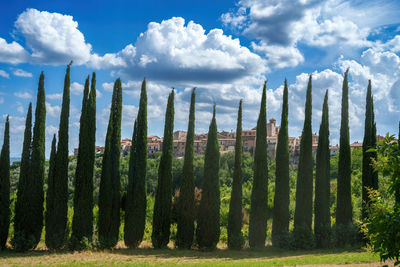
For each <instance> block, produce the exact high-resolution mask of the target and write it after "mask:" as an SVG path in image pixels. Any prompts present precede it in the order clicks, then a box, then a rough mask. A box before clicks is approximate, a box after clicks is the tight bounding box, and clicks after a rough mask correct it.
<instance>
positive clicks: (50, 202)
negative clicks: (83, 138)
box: [44, 134, 57, 249]
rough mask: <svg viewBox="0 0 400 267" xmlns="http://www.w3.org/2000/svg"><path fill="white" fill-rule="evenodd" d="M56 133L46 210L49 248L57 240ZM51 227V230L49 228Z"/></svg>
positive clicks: (46, 240)
mask: <svg viewBox="0 0 400 267" xmlns="http://www.w3.org/2000/svg"><path fill="white" fill-rule="evenodd" d="M56 141H57V140H56V135H55V134H54V135H53V141H52V142H51V152H50V160H49V173H48V176H47V193H46V212H45V217H44V219H45V226H46V235H45V243H46V246H47V247H48V248H49V249H55V248H57V247H55V241H54V240H53V239H52V235H51V234H52V232H54V227H55V224H56V223H57V222H56V221H54V218H53V217H51V216H52V215H53V214H54V208H55V207H54V206H55V205H54V204H55V203H54V195H55V193H56V192H55V190H56V186H55V183H56V177H55V169H56V155H57V148H56ZM48 229H49V230H48Z"/></svg>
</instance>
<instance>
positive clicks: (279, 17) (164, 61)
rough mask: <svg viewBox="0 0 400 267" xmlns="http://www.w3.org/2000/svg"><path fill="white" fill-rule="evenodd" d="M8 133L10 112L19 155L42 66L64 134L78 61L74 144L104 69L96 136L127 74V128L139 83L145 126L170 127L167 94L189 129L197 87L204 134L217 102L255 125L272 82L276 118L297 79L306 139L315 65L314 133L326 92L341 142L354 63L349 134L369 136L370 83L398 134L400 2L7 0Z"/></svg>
mask: <svg viewBox="0 0 400 267" xmlns="http://www.w3.org/2000/svg"><path fill="white" fill-rule="evenodd" d="M0 25H1V27H0V114H1V115H2V116H1V117H0V123H1V127H0V131H1V133H0V138H2V137H1V135H2V129H3V128H2V127H3V124H4V121H5V116H6V114H10V117H11V119H10V123H11V133H12V135H11V142H12V146H11V154H12V156H19V155H20V153H21V147H22V139H23V130H24V121H25V116H26V112H27V107H28V104H29V102H30V101H32V102H33V103H34V102H35V99H36V90H37V83H38V78H39V74H40V72H41V71H42V70H43V71H44V73H45V88H46V97H47V98H46V102H47V103H46V106H47V114H48V116H47V121H46V141H47V143H46V144H47V147H46V150H47V154H48V153H49V147H50V141H51V136H52V134H54V133H57V130H58V123H59V113H60V106H61V93H62V88H63V77H64V74H65V67H66V64H68V63H69V61H70V60H71V59H72V60H73V61H74V64H73V66H72V69H71V83H72V84H71V116H70V152H72V149H73V148H74V147H77V145H78V131H79V116H80V108H81V98H82V88H83V86H82V85H83V83H84V80H85V78H86V77H87V75H90V74H91V73H92V72H93V71H95V72H96V73H97V90H98V96H99V97H98V99H97V117H98V119H97V136H96V143H97V144H98V145H103V143H104V137H105V132H106V126H107V122H108V115H109V111H108V109H109V106H110V101H111V89H112V84H113V82H114V81H115V79H116V78H118V77H121V79H122V81H123V91H124V95H123V98H124V99H123V104H124V105H123V123H122V125H123V128H122V137H130V136H131V134H132V128H133V122H134V119H135V117H136V112H137V105H138V97H139V90H140V83H141V81H142V79H143V77H146V79H147V81H148V98H149V102H148V104H149V105H148V120H149V133H150V134H155V135H159V136H161V135H162V132H163V124H164V111H165V106H166V101H167V96H168V92H169V91H170V90H171V88H172V87H174V88H175V89H176V90H177V94H176V100H175V103H176V107H175V110H176V114H175V129H176V130H186V127H187V126H186V124H187V115H188V108H189V96H190V91H191V88H192V87H197V88H198V89H197V106H196V109H197V110H196V131H197V132H206V131H207V129H208V124H209V121H210V118H211V111H212V104H213V102H215V103H216V104H217V124H218V128H219V130H228V131H230V130H232V129H235V126H236V113H237V112H236V111H237V106H238V103H239V100H240V99H243V101H244V117H243V120H244V121H243V124H244V127H245V128H252V127H254V125H255V124H256V120H257V116H258V109H259V102H260V96H261V87H262V84H263V81H264V80H265V79H268V85H267V87H268V96H267V97H268V107H267V109H268V111H267V113H268V114H267V116H268V118H276V119H277V122H278V124H280V111H281V98H282V84H283V81H284V79H285V78H287V79H288V84H289V99H290V100H289V104H290V106H289V133H290V135H291V136H299V135H300V134H301V129H302V125H303V119H304V102H305V89H306V83H307V79H308V75H309V74H313V131H314V132H318V128H319V123H320V117H321V108H322V101H323V96H324V92H325V90H327V89H329V107H330V123H331V126H330V131H331V143H332V144H333V145H335V144H336V143H338V139H339V138H338V137H339V126H340V100H341V85H342V80H343V77H342V75H343V72H344V70H345V69H347V68H348V67H349V68H350V136H351V140H352V141H356V140H359V141H362V137H363V124H364V113H365V110H364V106H365V93H366V88H367V84H368V79H371V80H372V86H373V94H374V99H375V109H376V110H375V113H376V121H377V129H378V133H379V134H382V135H383V134H385V133H386V132H388V131H389V132H391V133H397V129H398V120H399V112H400V100H399V99H400V2H399V1H393V0H387V1H382V0H378V1H371V0H370V1H361V0H355V1H349V0H347V1H346V0H327V1H317V0H270V1H265V0H241V1H227V0H224V1H222V0H220V1H207V0H202V1H197V0H195V1H178V0H174V1H161V0H159V1H154V0H153V1H119V0H115V1H83V2H82V1H18V0H17V1H8V2H6V3H3V5H2V9H1V11H0Z"/></svg>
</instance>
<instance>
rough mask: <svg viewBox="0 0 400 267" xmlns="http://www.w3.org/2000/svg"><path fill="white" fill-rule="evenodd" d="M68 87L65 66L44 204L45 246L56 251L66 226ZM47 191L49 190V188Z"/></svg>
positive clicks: (63, 239)
mask: <svg viewBox="0 0 400 267" xmlns="http://www.w3.org/2000/svg"><path fill="white" fill-rule="evenodd" d="M69 87H70V65H68V66H67V71H66V74H65V79H64V91H63V101H62V107H61V116H60V127H59V130H58V147H57V153H56V157H55V165H54V183H53V186H54V195H53V196H52V198H51V199H47V200H46V203H49V204H51V205H50V206H46V246H47V247H48V248H49V249H58V248H61V247H62V246H63V245H64V242H65V228H66V226H67V216H68V124H69V102H70V99H69ZM48 190H50V187H49V189H48ZM47 197H48V196H47ZM50 202H52V203H50ZM50 207H51V208H50ZM49 208H50V209H49Z"/></svg>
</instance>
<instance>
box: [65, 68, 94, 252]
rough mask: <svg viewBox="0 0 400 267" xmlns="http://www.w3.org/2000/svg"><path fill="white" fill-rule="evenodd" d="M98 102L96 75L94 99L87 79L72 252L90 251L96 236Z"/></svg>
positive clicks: (73, 220)
mask: <svg viewBox="0 0 400 267" xmlns="http://www.w3.org/2000/svg"><path fill="white" fill-rule="evenodd" d="M95 101H96V74H95V73H93V77H92V91H91V92H90V96H89V76H88V77H87V78H86V81H85V87H84V90H83V99H82V111H81V117H80V129H79V148H78V159H77V164H76V171H75V190H74V215H73V217H72V234H71V242H70V246H71V248H72V249H83V248H85V247H86V246H89V247H90V244H91V241H92V235H93V168H94V166H93V164H94V158H95V133H96V128H95V126H96V125H95V121H96V118H95V116H96V102H95ZM93 108H94V110H93ZM93 116H94V117H93ZM93 121H94V122H93ZM93 126H94V127H93Z"/></svg>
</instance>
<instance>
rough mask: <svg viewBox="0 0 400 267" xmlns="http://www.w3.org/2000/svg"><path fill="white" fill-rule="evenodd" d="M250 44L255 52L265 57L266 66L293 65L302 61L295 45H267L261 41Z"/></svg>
mask: <svg viewBox="0 0 400 267" xmlns="http://www.w3.org/2000/svg"><path fill="white" fill-rule="evenodd" d="M251 46H252V48H253V50H254V51H255V52H257V53H260V54H263V55H264V56H265V57H266V58H267V64H268V67H270V68H271V69H281V68H286V67H295V66H297V65H299V64H300V63H302V62H303V61H304V57H303V55H302V54H301V52H300V51H299V50H298V49H297V47H295V46H293V47H291V46H289V47H285V46H281V45H267V44H266V43H265V42H263V41H261V42H259V43H258V44H256V43H254V42H252V43H251Z"/></svg>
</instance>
